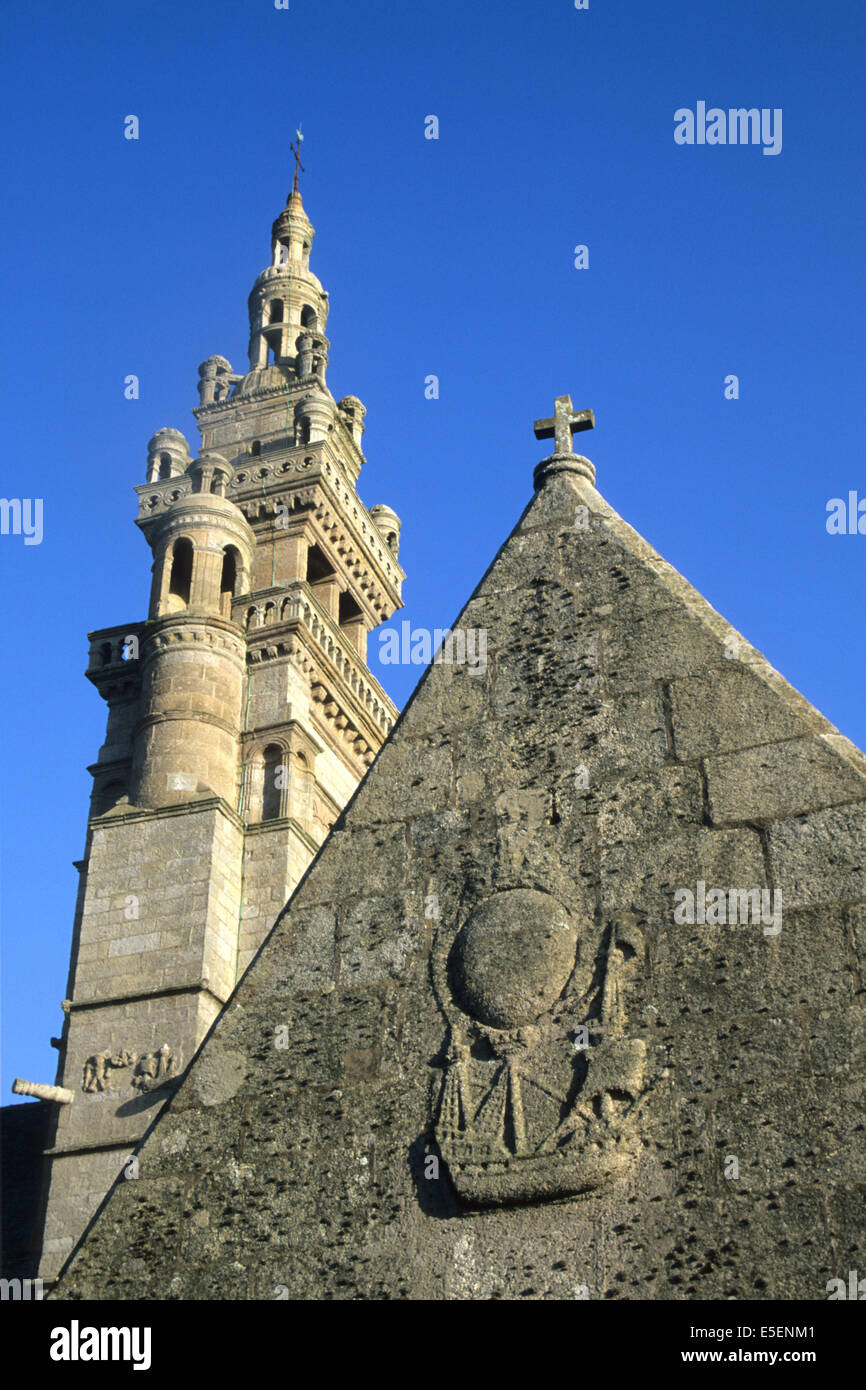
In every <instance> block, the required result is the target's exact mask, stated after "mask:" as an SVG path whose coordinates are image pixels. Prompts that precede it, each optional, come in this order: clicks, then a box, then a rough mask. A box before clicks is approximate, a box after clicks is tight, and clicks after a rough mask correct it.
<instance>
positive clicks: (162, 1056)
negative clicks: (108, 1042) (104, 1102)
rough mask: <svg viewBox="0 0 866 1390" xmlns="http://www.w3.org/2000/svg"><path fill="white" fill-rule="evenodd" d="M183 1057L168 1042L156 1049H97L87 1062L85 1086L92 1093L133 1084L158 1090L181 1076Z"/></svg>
mask: <svg viewBox="0 0 866 1390" xmlns="http://www.w3.org/2000/svg"><path fill="white" fill-rule="evenodd" d="M180 1071H181V1063H180V1056H179V1055H177V1054H175V1053H174V1052H172V1050H171V1048H170V1047H169V1046H168V1044H167V1043H163V1045H162V1047H159V1048H157V1049H156V1050H155V1051H154V1052H145V1053H142V1054H141V1055H139V1054H138V1053H137V1052H129V1051H127V1049H126V1048H122V1049H121V1050H120V1052H116V1053H111V1052H109V1051H105V1052H95V1053H94V1054H93V1056H92V1057H88V1058H87V1061H86V1062H85V1063H84V1075H83V1078H82V1083H81V1089H82V1090H83V1091H86V1092H87V1093H88V1094H90V1095H95V1094H96V1093H97V1092H99V1091H119V1090H124V1089H125V1088H126V1087H128V1086H131V1087H132V1089H133V1090H134V1091H138V1092H139V1093H140V1094H143V1093H144V1092H146V1091H155V1090H157V1089H158V1088H159V1087H160V1086H164V1085H166V1083H167V1082H169V1081H173V1080H174V1079H175V1078H176V1077H177V1076H179V1075H180Z"/></svg>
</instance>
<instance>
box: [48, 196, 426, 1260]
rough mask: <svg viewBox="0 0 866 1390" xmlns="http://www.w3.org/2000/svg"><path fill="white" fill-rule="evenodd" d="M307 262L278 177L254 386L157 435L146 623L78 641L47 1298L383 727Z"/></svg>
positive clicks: (141, 520)
mask: <svg viewBox="0 0 866 1390" xmlns="http://www.w3.org/2000/svg"><path fill="white" fill-rule="evenodd" d="M312 240H313V228H312V225H311V223H310V221H309V218H308V217H307V215H306V212H305V211H304V208H303V204H302V201H301V196H300V193H299V192H298V190H297V175H296V179H295V187H294V189H293V191H292V193H291V194H290V196H289V199H288V202H287V205H286V207H285V209H284V210H283V212H282V213H281V214H280V216H279V217H278V218H277V220H276V222H275V223H274V225H273V232H272V241H271V263H270V265H269V266H268V267H267V268H266V269H265V270H263V271H262V273H261V275H259V277H258V279H257V280H256V282H255V284H254V286H253V289H252V293H251V295H250V299H249V317H250V344H249V358H250V367H249V371H248V372H246V373H245V374H238V373H235V372H233V371H232V368H231V365H230V364H229V362H228V361H227V360H226V359H225V358H224V357H210V358H208V360H207V361H206V362H204V363H203V364H202V366H201V367H200V368H199V378H200V379H199V387H198V389H199V397H200V404H199V406H198V408H197V409H196V410H195V411H194V412H193V413H194V414H195V416H196V420H197V422H198V425H199V428H200V431H201V435H202V450H201V453H200V454H199V455H198V457H196V458H192V457H191V455H190V450H189V446H188V444H187V441H186V440H185V439H184V437H183V435H182V434H180V433H179V432H178V431H177V430H174V429H161V430H158V431H157V433H156V434H155V435H154V436H153V438H152V439H151V441H150V445H149V450H148V460H147V474H146V482H145V483H144V484H143V485H141V486H140V487H138V488H137V489H136V491H137V493H138V497H139V516H138V523H137V524H138V525H139V526H140V528H141V530H142V531H143V533H144V536H145V538H146V540H147V542H148V544H149V546H150V548H151V550H152V552H153V583H152V587H151V598H150V610H149V614H148V618H147V620H146V621H145V622H132V623H126V624H124V625H122V626H119V627H112V628H107V629H103V630H102V631H99V632H94V633H92V634H91V637H90V661H89V666H88V670H87V675H88V678H89V679H90V680H91V681H92V682H93V683H94V685H95V686H96V687H97V689H98V690H99V692H100V694H101V695H102V696H103V697H104V699H105V700H106V701H107V704H108V709H109V714H108V730H107V734H106V740H105V743H104V744H103V746H102V748H101V749H100V752H99V755H98V758H97V761H96V763H95V764H94V765H93V767H91V769H90V771H91V772H92V774H93V778H94V785H93V798H92V804H91V812H90V819H89V822H88V831H87V844H86V849H85V855H84V859H83V860H82V861H81V863H80V865H79V868H80V871H81V886H80V892H79V899H78V907H77V913H76V920H75V928H74V936H73V946H72V958H71V965H70V976H69V987H68V991H67V993H68V998H67V999H66V1000H64V1004H63V1007H64V1012H65V1021H64V1027H63V1034H62V1038H61V1039H60V1040H59V1046H60V1063H59V1067H58V1076H57V1087H56V1088H45V1087H38V1088H37V1090H38V1093H39V1094H46V1093H48V1100H49V1103H52V1104H53V1105H54V1106H55V1108H56V1133H55V1136H54V1139H53V1143H52V1145H51V1147H50V1149H49V1151H48V1158H49V1160H50V1165H51V1171H50V1188H49V1197H48V1206H47V1216H46V1224H45V1233H44V1242H43V1258H42V1265H41V1269H40V1273H41V1274H42V1276H43V1277H52V1276H53V1275H55V1274H56V1273H57V1271H58V1269H59V1267H60V1266H61V1264H62V1263H63V1261H64V1259H65V1258H66V1256H67V1255H68V1254H69V1252H70V1251H71V1249H72V1248H73V1245H74V1244H75V1242H76V1241H77V1239H78V1238H79V1237H80V1235H81V1233H82V1231H83V1230H84V1228H85V1226H86V1224H87V1222H88V1221H89V1219H90V1217H91V1216H92V1215H93V1213H94V1211H95V1210H96V1208H97V1206H98V1205H99V1203H100V1201H101V1200H102V1198H103V1197H104V1195H105V1193H106V1192H107V1190H108V1188H109V1187H110V1185H111V1183H112V1182H113V1181H114V1179H115V1178H116V1177H117V1175H118V1173H119V1172H120V1171H121V1170H122V1169H123V1170H124V1172H125V1174H126V1175H127V1176H128V1177H129V1179H130V1180H131V1181H134V1180H135V1172H134V1166H135V1165H134V1164H132V1165H127V1162H126V1161H127V1158H128V1155H129V1154H130V1151H131V1150H132V1148H133V1147H134V1146H135V1144H136V1143H137V1142H138V1140H139V1139H140V1138H141V1136H142V1134H143V1133H144V1131H145V1129H146V1128H147V1127H148V1126H149V1125H150V1123H151V1122H152V1120H153V1119H154V1116H155V1115H156V1113H157V1112H158V1111H159V1109H160V1108H161V1106H162V1104H163V1103H164V1101H165V1099H166V1098H167V1097H168V1096H169V1095H170V1094H171V1092H172V1089H173V1087H174V1084H175V1081H176V1078H178V1077H179V1076H180V1074H181V1073H182V1072H183V1070H184V1068H185V1067H186V1066H187V1064H188V1062H189V1061H190V1058H191V1056H192V1054H193V1052H194V1051H195V1049H196V1048H197V1047H198V1045H199V1043H200V1042H201V1040H202V1038H203V1037H204V1035H205V1033H206V1032H207V1030H208V1029H209V1027H210V1026H211V1024H212V1023H213V1021H214V1019H215V1018H216V1016H217V1015H218V1013H219V1012H220V1010H221V1008H222V1006H223V1005H224V1004H225V1002H226V1000H227V999H228V997H229V995H230V994H231V992H232V990H233V989H234V986H235V984H236V983H237V980H238V979H239V977H240V975H241V973H242V972H243V970H244V969H245V968H246V966H247V965H248V964H249V962H250V960H251V959H252V957H253V955H254V954H255V952H256V951H257V949H258V948H259V946H260V945H261V943H262V941H263V940H264V938H265V937H266V936H267V934H268V932H269V931H270V928H271V927H272V926H273V923H274V921H275V919H276V917H277V914H278V913H279V912H280V910H281V909H282V907H283V905H284V904H285V902H286V900H287V898H288V897H289V896H290V895H291V893H292V891H293V890H294V888H295V886H296V885H297V883H298V882H299V880H300V879H301V877H302V876H303V874H304V872H305V870H306V869H307V867H308V865H309V864H310V862H311V860H312V858H313V856H314V855H315V853H316V851H317V849H318V848H319V846H320V845H321V843H322V842H323V840H324V839H325V837H326V836H327V834H328V831H329V830H330V828H331V826H332V824H333V822H334V820H335V819H336V817H337V815H338V814H339V812H340V810H341V809H342V808H343V806H344V805H345V804H346V802H347V801H348V799H349V798H350V796H351V795H352V793H353V792H354V790H355V788H356V786H357V785H358V783H359V781H360V780H361V778H362V777H363V776H364V773H365V772H366V770H367V768H368V767H369V765H370V763H371V762H372V761H373V759H374V758H375V756H376V753H377V751H378V749H379V748H380V746H381V744H382V743H383V741H384V739H385V737H386V736H387V734H388V732H389V731H390V729H391V727H392V725H393V723H394V720H395V718H396V710H395V708H394V706H393V705H392V703H391V701H390V700H389V699H388V696H387V695H386V694H385V692H384V691H383V690H382V688H381V686H380V685H379V684H378V682H377V681H376V680H375V679H374V677H373V676H372V675H371V674H370V671H369V670H368V669H367V665H366V659H365V658H366V641H367V634H368V632H370V630H371V629H372V628H374V627H376V626H377V625H378V624H379V623H381V622H383V621H384V620H385V619H387V618H389V617H390V616H391V614H392V613H393V612H394V611H395V609H397V608H399V607H400V606H401V600H400V589H401V582H402V580H403V578H404V575H403V571H402V569H401V568H400V566H399V564H398V561H397V553H398V542H399V532H400V522H399V520H398V518H397V516H396V515H395V513H394V512H393V511H392V510H391V509H390V508H388V507H384V506H378V507H373V508H371V509H369V510H368V509H367V507H365V505H364V503H363V502H362V501H361V499H360V497H359V496H358V493H357V490H356V484H357V481H358V477H359V475H360V472H361V468H362V466H363V464H364V455H363V453H362V450H361V440H362V436H363V433H364V414H365V411H364V407H363V405H362V404H361V402H360V401H359V400H358V399H357V398H356V397H355V396H347V397H345V398H344V399H343V400H341V401H339V402H335V400H334V398H333V396H332V395H331V393H330V391H329V389H328V386H327V382H326V370H327V364H328V352H329V346H330V345H329V342H328V339H327V337H326V336H325V327H326V324H327V318H328V295H327V292H326V291H325V290H323V288H322V286H321V284H320V282H319V280H318V279H317V278H316V276H315V275H314V274H313V273H312V271H311V270H310V268H309V257H310V247H311V245H312ZM227 1080H229V1081H230V1079H227V1078H221V1077H219V1076H214V1078H213V1084H214V1086H215V1087H216V1089H217V1090H219V1088H220V1086H221V1085H223V1084H226V1083H227ZM23 1084H25V1083H22V1085H23ZM26 1084H29V1083H26ZM70 1096H72V1099H70Z"/></svg>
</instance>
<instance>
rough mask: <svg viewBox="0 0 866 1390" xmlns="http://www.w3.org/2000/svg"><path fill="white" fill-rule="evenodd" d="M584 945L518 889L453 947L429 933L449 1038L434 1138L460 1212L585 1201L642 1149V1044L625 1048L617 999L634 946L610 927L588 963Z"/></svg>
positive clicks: (627, 926)
mask: <svg viewBox="0 0 866 1390" xmlns="http://www.w3.org/2000/svg"><path fill="white" fill-rule="evenodd" d="M592 934H594V929H593V933H592ZM590 935H591V932H590V931H589V930H587V931H586V932H585V933H584V932H583V931H582V930H581V929H579V928H578V926H577V925H576V923H575V922H574V921H573V920H572V919H571V918H570V917H569V914H568V913H567V912H566V910H565V908H564V907H563V906H562V904H561V903H558V902H557V901H556V899H555V898H553V897H551V896H550V895H549V894H547V893H542V892H539V891H537V890H535V889H527V888H516V889H509V890H506V891H504V892H500V893H496V894H494V895H493V897H491V898H488V899H487V900H486V901H485V902H483V903H481V904H480V905H479V906H477V907H476V908H475V909H474V910H473V911H472V913H471V914H470V915H469V917H468V919H467V921H466V922H465V923H464V924H463V926H462V927H461V929H460V930H459V931H458V932H457V935H456V936H454V935H453V934H452V933H451V932H448V931H447V930H444V929H443V928H440V930H439V933H438V936H437V940H436V944H435V947H434V955H433V972H434V983H435V987H436V992H437V996H438V998H439V1002H440V1004H441V1007H442V1010H443V1012H444V1014H445V1017H446V1018H447V1020H448V1025H449V1038H448V1045H447V1053H446V1062H445V1068H444V1076H443V1079H442V1087H441V1092H440V1099H439V1110H438V1117H437V1120H436V1125H435V1132H436V1139H437V1142H438V1145H439V1149H440V1152H441V1154H442V1157H443V1158H444V1160H445V1162H446V1163H447V1165H448V1170H449V1173H450V1175H451V1178H452V1181H453V1183H454V1186H455V1188H456V1190H457V1193H458V1195H459V1197H460V1198H461V1199H462V1200H463V1201H464V1202H466V1203H468V1204H470V1205H476V1206H491V1205H497V1204H500V1203H509V1202H535V1201H543V1200H547V1199H550V1198H557V1197H564V1196H569V1195H577V1194H581V1193H588V1192H590V1191H592V1190H594V1189H595V1188H598V1187H600V1186H602V1185H603V1184H605V1183H608V1182H610V1181H612V1180H613V1179H616V1178H619V1177H622V1176H623V1175H624V1174H625V1173H626V1172H627V1171H628V1170H629V1168H631V1166H632V1165H633V1164H634V1162H635V1160H636V1158H637V1156H638V1154H639V1152H640V1150H641V1147H642V1138H641V1131H640V1127H639V1119H640V1115H641V1111H642V1109H643V1106H644V1103H645V1100H646V1098H647V1095H648V1090H647V1088H646V1084H645V1071H646V1045H645V1043H644V1042H642V1041H641V1040H640V1039H629V1038H628V1037H626V1036H625V1029H626V1023H627V1018H626V1011H625V992H626V990H627V987H628V981H629V977H630V976H631V975H632V974H633V972H634V971H635V970H636V969H637V968H638V966H639V963H640V959H641V957H642V954H643V940H642V934H641V932H640V929H639V927H638V926H637V925H636V923H634V922H633V921H626V920H624V919H620V920H618V921H615V922H612V923H609V924H608V925H607V927H606V929H605V932H604V934H603V937H602V940H601V944H600V946H598V947H597V948H596V949H595V950H593V949H592V943H591V941H590V939H589V938H590Z"/></svg>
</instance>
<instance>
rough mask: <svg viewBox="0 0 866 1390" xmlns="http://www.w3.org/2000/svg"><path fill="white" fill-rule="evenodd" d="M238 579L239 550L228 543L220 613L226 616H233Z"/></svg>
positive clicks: (222, 579)
mask: <svg viewBox="0 0 866 1390" xmlns="http://www.w3.org/2000/svg"><path fill="white" fill-rule="evenodd" d="M237 580H238V552H237V551H236V550H235V548H234V546H233V545H227V546H226V547H225V549H224V550H223V571H222V577H221V579H220V613H221V615H222V616H223V617H224V618H231V615H232V599H233V598H234V596H235V586H236V584H237Z"/></svg>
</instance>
